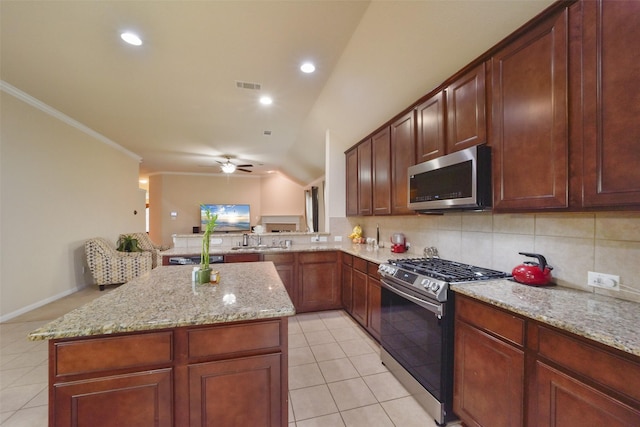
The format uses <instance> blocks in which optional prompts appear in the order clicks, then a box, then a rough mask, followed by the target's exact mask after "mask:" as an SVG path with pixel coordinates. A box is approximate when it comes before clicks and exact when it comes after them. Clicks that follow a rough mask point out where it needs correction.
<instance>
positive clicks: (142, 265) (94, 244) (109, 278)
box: [85, 237, 152, 291]
mask: <svg viewBox="0 0 640 427" xmlns="http://www.w3.org/2000/svg"><path fill="white" fill-rule="evenodd" d="M85 251H86V255H87V264H88V265H89V270H90V271H91V274H92V275H93V278H94V280H95V282H96V284H97V285H98V286H100V290H101V291H103V290H104V287H105V285H115V284H120V283H125V282H128V281H129V280H131V279H133V278H134V277H138V276H140V275H142V274H144V273H146V272H147V271H151V268H152V259H151V253H149V252H119V251H117V250H116V247H115V245H114V244H113V243H112V242H110V241H109V240H107V239H103V238H101V237H96V238H93V239H89V240H87V242H86V243H85Z"/></svg>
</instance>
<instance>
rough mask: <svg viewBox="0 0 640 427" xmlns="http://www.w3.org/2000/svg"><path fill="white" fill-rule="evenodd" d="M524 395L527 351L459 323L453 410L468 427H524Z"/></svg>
mask: <svg viewBox="0 0 640 427" xmlns="http://www.w3.org/2000/svg"><path fill="white" fill-rule="evenodd" d="M523 395H524V351H523V350H521V349H518V348H517V347H515V346H513V345H511V344H508V343H505V342H503V341H501V340H500V339H498V338H495V337H493V336H492V335H489V334H488V333H486V332H483V331H482V330H480V329H478V328H476V327H473V326H471V325H469V324H467V323H465V322H461V321H457V322H456V330H455V362H454V401H453V411H454V412H455V413H456V414H457V415H458V416H459V417H460V418H461V419H462V420H463V421H464V422H465V424H466V425H467V426H486V427H489V426H491V427H516V426H522V425H523V404H524V400H523Z"/></svg>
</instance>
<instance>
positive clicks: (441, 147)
mask: <svg viewBox="0 0 640 427" xmlns="http://www.w3.org/2000/svg"><path fill="white" fill-rule="evenodd" d="M444 103H445V98H444V91H440V92H438V93H436V94H435V95H433V96H432V97H430V98H429V99H427V100H426V101H424V102H423V103H422V104H420V105H418V106H417V107H416V114H417V125H418V126H417V127H418V138H417V149H418V158H417V163H421V162H425V161H427V160H431V159H435V158H436V157H440V156H442V155H444V154H446V153H445V148H446V147H445V145H446V139H445V117H444V111H445V110H444Z"/></svg>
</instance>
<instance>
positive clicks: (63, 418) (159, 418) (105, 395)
mask: <svg viewBox="0 0 640 427" xmlns="http://www.w3.org/2000/svg"><path fill="white" fill-rule="evenodd" d="M51 396H53V397H52V401H51V402H50V406H49V412H50V414H51V417H52V419H53V420H54V423H53V424H52V425H55V426H57V427H67V426H92V427H113V426H159V427H170V426H173V413H172V408H173V392H172V375H171V369H170V368H167V369H159V370H154V371H146V372H141V373H134V374H127V375H118V376H112V377H102V378H96V379H90V380H82V381H74V382H69V383H61V384H56V385H55V386H53V392H52V394H51Z"/></svg>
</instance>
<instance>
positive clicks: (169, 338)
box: [49, 318, 288, 427]
mask: <svg viewBox="0 0 640 427" xmlns="http://www.w3.org/2000/svg"><path fill="white" fill-rule="evenodd" d="M287 325H288V322H287V318H274V319H265V320H258V321H251V322H234V323H226V324H219V325H209V326H194V327H181V328H174V329H170V330H163V331H158V332H152V333H146V332H140V333H129V334H121V335H116V336H96V337H87V338H78V339H73V338H69V339H59V340H51V341H50V342H49V364H50V369H49V401H50V402H51V403H50V405H49V426H51V427H72V426H73V427H79V426H92V427H120V426H132V427H147V426H149V427H152V426H153V427H165V426H166V427H171V426H181V427H182V426H185V427H186V426H191V427H195V426H198V427H199V426H213V425H219V426H265V427H267V426H268V427H276V426H277V427H285V426H287V425H288V420H287V418H288V412H287V411H288V409H287V408H288V403H287V392H288V387H287V381H288V376H287V354H288V347H287V342H288V339H287V337H288V328H287ZM102 362H104V363H102Z"/></svg>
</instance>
